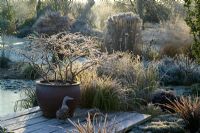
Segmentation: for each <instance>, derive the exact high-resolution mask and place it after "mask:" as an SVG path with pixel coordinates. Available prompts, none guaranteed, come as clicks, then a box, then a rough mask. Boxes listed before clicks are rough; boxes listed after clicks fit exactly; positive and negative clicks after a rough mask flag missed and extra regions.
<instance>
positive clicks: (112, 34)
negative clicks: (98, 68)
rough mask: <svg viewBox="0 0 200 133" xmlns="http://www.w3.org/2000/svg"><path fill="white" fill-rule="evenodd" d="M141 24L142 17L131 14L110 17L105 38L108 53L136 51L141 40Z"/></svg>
mask: <svg viewBox="0 0 200 133" xmlns="http://www.w3.org/2000/svg"><path fill="white" fill-rule="evenodd" d="M141 22H142V21H141V19H140V17H139V16H137V15H134V14H133V13H131V12H128V13H120V14H116V15H114V16H111V17H109V18H108V20H107V26H106V35H105V38H104V45H105V48H106V49H107V51H108V52H110V53H112V52H113V51H136V50H137V48H136V43H137V42H138V41H139V40H140V32H141Z"/></svg>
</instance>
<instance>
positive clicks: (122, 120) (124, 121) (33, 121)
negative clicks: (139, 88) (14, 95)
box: [0, 107, 150, 133]
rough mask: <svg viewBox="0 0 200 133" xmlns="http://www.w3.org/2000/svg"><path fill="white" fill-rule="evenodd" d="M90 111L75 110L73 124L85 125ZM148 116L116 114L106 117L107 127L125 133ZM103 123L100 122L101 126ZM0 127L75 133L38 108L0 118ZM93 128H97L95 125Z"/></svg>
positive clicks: (37, 132)
mask: <svg viewBox="0 0 200 133" xmlns="http://www.w3.org/2000/svg"><path fill="white" fill-rule="evenodd" d="M90 111H92V110H88V109H77V110H76V112H75V116H74V117H73V118H71V119H70V120H71V121H73V122H76V123H77V122H78V121H79V122H80V124H85V123H86V118H87V114H88V112H90ZM149 118H150V115H145V114H139V113H135V112H116V113H109V114H108V115H107V127H108V128H110V127H115V129H116V130H115V131H114V132H119V133H121V132H125V131H127V130H129V129H130V128H131V127H133V126H134V125H136V124H139V123H141V122H144V121H145V120H148V119H149ZM103 122H104V121H100V123H101V124H103ZM0 125H1V126H3V127H5V128H7V129H8V131H13V132H14V133H66V132H67V131H68V132H71V131H76V129H75V127H74V126H73V125H72V124H71V123H70V122H69V121H68V120H57V119H48V118H45V117H43V116H42V112H41V110H40V109H39V107H35V108H32V109H28V110H25V111H22V112H17V113H14V114H11V115H6V116H5V117H0ZM95 127H98V126H97V125H95Z"/></svg>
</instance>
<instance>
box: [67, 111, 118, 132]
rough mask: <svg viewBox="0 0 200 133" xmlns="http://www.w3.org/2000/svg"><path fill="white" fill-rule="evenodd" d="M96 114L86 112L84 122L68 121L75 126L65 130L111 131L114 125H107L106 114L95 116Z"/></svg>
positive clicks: (113, 130)
mask: <svg viewBox="0 0 200 133" xmlns="http://www.w3.org/2000/svg"><path fill="white" fill-rule="evenodd" d="M97 116H98V114H95V115H94V117H92V115H91V114H88V117H87V119H86V123H80V122H78V123H75V122H73V121H71V120H69V121H70V123H71V124H72V125H73V126H74V127H75V130H73V131H67V133H113V132H115V130H116V128H115V125H114V124H113V125H109V123H108V118H107V116H100V117H97Z"/></svg>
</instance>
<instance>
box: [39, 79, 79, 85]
mask: <svg viewBox="0 0 200 133" xmlns="http://www.w3.org/2000/svg"><path fill="white" fill-rule="evenodd" d="M49 81H53V80H49ZM36 85H43V86H77V85H80V82H75V83H73V84H49V83H48V82H46V83H45V81H44V80H36Z"/></svg>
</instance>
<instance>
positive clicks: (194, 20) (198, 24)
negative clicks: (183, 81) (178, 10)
mask: <svg viewBox="0 0 200 133" xmlns="http://www.w3.org/2000/svg"><path fill="white" fill-rule="evenodd" d="M184 2H185V8H186V12H187V17H186V19H185V20H186V23H187V24H188V25H189V26H190V28H191V33H192V35H193V38H194V43H193V45H192V53H193V55H194V56H195V57H196V59H197V61H198V62H200V0H184Z"/></svg>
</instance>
